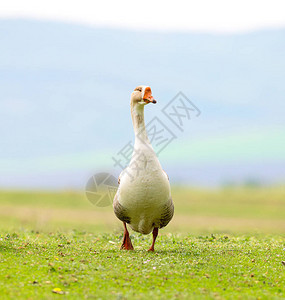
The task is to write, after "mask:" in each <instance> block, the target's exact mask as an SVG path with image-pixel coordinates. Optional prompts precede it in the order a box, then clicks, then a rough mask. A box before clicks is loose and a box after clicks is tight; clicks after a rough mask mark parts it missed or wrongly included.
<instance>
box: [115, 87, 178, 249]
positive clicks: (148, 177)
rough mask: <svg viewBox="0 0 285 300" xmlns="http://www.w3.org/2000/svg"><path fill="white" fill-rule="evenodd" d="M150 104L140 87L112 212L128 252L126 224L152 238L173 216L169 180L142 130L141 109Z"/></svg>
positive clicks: (133, 103) (133, 101)
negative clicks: (127, 155) (121, 227)
mask: <svg viewBox="0 0 285 300" xmlns="http://www.w3.org/2000/svg"><path fill="white" fill-rule="evenodd" d="M150 102H153V103H156V101H155V100H154V99H153V97H152V95H151V90H150V88H149V87H147V86H139V87H137V88H136V89H135V91H134V92H133V93H132V96H131V115H132V121H133V126H134V132H135V144H134V149H133V155H132V159H131V161H130V163H129V166H128V167H127V168H126V169H125V170H124V171H123V172H122V173H121V174H120V176H119V188H118V191H117V193H116V195H115V198H114V202H113V207H114V212H115V214H116V216H117V217H118V218H119V219H120V220H121V221H122V222H123V223H124V226H125V234H124V241H125V245H124V242H123V245H122V248H123V249H127V248H128V245H127V244H128V243H129V244H131V242H130V240H129V236H128V232H127V229H126V223H127V224H129V226H130V227H131V228H132V229H133V230H134V231H137V232H140V233H142V234H148V233H150V232H151V231H153V233H154V236H155V232H158V229H159V228H162V227H164V226H166V225H167V224H168V223H169V221H170V220H171V219H172V216H173V212H174V206H173V203H172V199H171V190H170V184H169V180H168V176H167V174H166V173H165V172H164V171H163V169H162V167H161V165H160V162H159V160H158V158H157V156H156V154H155V151H154V150H153V148H152V146H151V143H150V141H149V139H148V136H147V133H146V129H145V123H144V106H145V105H146V104H147V103H150ZM125 235H127V237H125ZM156 235H157V234H156ZM155 238H156V236H155ZM155 238H154V242H155ZM126 240H127V242H126ZM128 240H129V241H128ZM154 242H153V246H154ZM131 248H132V245H131ZM151 248H153V247H151ZM151 248H150V250H153V249H151Z"/></svg>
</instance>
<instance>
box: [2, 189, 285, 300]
mask: <svg viewBox="0 0 285 300" xmlns="http://www.w3.org/2000/svg"><path fill="white" fill-rule="evenodd" d="M172 195H173V199H174V203H175V216H174V219H173V221H171V223H170V224H169V226H167V228H166V229H164V230H161V231H160V232H159V237H158V239H157V243H156V252H155V253H148V252H147V251H146V249H148V248H149V246H150V244H151V236H142V235H140V234H137V233H133V232H131V238H132V241H133V244H134V247H135V251H132V252H127V251H120V250H119V246H120V243H121V239H122V224H121V223H120V222H119V221H118V220H116V218H115V216H114V214H113V212H112V208H111V206H109V207H106V208H103V209H102V208H101V209H100V208H98V207H95V206H92V205H91V204H90V203H89V202H88V200H87V199H86V198H85V196H84V193H80V192H74V191H68V192H54V193H51V192H39V191H38V192H35V191H34V192H33V191H31V192H28V191H26V192H23V191H17V192H16V191H2V192H0V299H17V298H20V299H53V298H54V299H58V298H66V299H84V298H86V299H149V298H150V297H152V298H153V299H285V289H284V287H285V265H284V264H283V263H282V261H285V215H284V211H285V189H284V188H283V187H278V188H277V187H275V188H273V187H272V188H262V187H260V188H224V189H217V190H197V189H189V188H182V187H175V188H173V191H172ZM53 291H54V292H57V293H54V292H53Z"/></svg>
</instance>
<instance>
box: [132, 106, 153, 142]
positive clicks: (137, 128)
mask: <svg viewBox="0 0 285 300" xmlns="http://www.w3.org/2000/svg"><path fill="white" fill-rule="evenodd" d="M131 114H132V121H133V126H134V132H135V136H136V141H137V140H140V141H142V142H144V143H150V142H149V139H148V136H147V132H146V129H145V123H144V106H143V105H139V104H135V105H133V104H131Z"/></svg>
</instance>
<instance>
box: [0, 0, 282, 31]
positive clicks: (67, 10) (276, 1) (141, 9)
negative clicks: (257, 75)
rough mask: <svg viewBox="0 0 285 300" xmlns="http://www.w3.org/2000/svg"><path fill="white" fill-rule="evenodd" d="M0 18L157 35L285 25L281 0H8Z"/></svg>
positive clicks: (4, 4) (0, 10) (1, 9)
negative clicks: (60, 22)
mask: <svg viewBox="0 0 285 300" xmlns="http://www.w3.org/2000/svg"><path fill="white" fill-rule="evenodd" d="M0 18H33V19H40V20H57V21H64V22H72V23H78V24H85V25H95V26H100V27H117V28H118V27H119V28H128V29H140V30H159V31H197V32H217V33H231V32H248V31H253V30H257V29H264V28H279V27H284V26H285V1H283V0H270V1H268V0H265V1H260V0H238V1H236V0H232V1H231V0H215V1H213V0H199V1H189V0H188V1H183V0H176V1H165V0H157V1H154V0H144V1H133V0H122V1H117V0H105V1H97V0H95V1H94V0H81V1H73V0H49V1H38V0H25V1H23V0H9V1H4V2H3V3H2V4H1V8H0Z"/></svg>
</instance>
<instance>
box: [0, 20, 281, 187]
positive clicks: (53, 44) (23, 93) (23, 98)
mask: <svg viewBox="0 0 285 300" xmlns="http://www.w3.org/2000/svg"><path fill="white" fill-rule="evenodd" d="M0 41H1V51H0V87H1V88H0V91H1V93H0V107H1V109H0V136H1V146H0V187H31V188H34V187H38V188H41V187H46V188H48V187H60V188H61V187H82V186H84V184H85V181H86V178H87V177H88V174H91V173H92V172H96V171H99V170H103V171H104V170H106V171H111V172H113V173H114V174H115V175H117V174H118V173H119V172H120V169H118V168H114V167H113V164H114V162H113V160H112V156H114V155H116V153H117V152H118V151H119V150H120V149H121V148H122V147H123V146H125V144H127V143H128V141H129V140H133V132H132V126H131V119H130V114H129V97H130V93H131V91H132V90H133V89H134V87H135V86H137V85H138V84H148V85H150V86H151V87H152V90H153V94H154V96H155V97H156V99H157V100H158V103H157V105H152V106H151V105H149V106H148V107H146V118H147V121H148V122H149V121H151V120H152V119H153V118H154V117H157V118H158V119H159V120H161V122H163V124H166V125H167V126H168V128H169V129H170V130H171V131H172V132H173V133H174V134H175V135H176V137H177V138H176V139H175V140H173V141H172V142H171V143H170V144H169V145H168V146H167V147H166V148H165V149H164V150H163V151H161V153H160V154H159V156H160V160H161V163H162V165H163V167H164V169H166V170H167V172H168V173H169V175H170V178H171V179H172V181H173V182H181V183H188V184H192V185H194V184H199V185H217V184H221V183H223V182H229V181H230V182H242V181H246V180H249V179H250V180H251V179H254V180H258V181H260V182H262V183H275V182H278V183H280V182H284V180H285V132H284V128H285V118H284V108H285V104H284V103H285V99H284V98H285V96H284V95H285V85H284V78H285V55H284V53H285V30H268V31H258V32H253V33H250V34H235V35H213V34H197V33H159V32H153V33H150V32H135V31H133V32H132V31H126V30H115V29H103V28H93V27H85V26H80V25H72V24H64V23H57V22H40V21H31V20H0ZM179 91H182V92H183V94H185V95H186V96H187V97H188V98H189V99H190V100H191V101H192V103H193V104H194V105H195V106H196V107H197V108H198V109H199V110H200V111H201V115H200V116H199V117H195V115H193V116H191V120H188V121H187V122H185V123H184V124H183V132H182V131H181V130H179V129H178V128H177V127H176V126H175V125H174V124H173V123H172V122H171V121H170V120H169V119H168V118H167V117H166V116H165V115H164V114H163V112H162V109H163V107H165V106H166V104H167V103H169V101H171V99H173V98H174V96H175V95H176V94H177V93H178V92H179Z"/></svg>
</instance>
